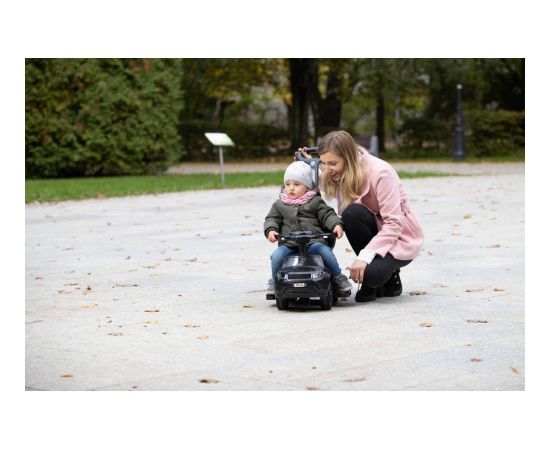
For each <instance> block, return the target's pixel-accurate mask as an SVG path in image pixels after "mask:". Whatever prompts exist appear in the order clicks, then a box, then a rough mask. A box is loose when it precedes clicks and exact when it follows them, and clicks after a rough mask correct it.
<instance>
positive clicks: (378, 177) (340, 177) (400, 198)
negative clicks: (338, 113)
mask: <svg viewBox="0 0 550 450" xmlns="http://www.w3.org/2000/svg"><path fill="white" fill-rule="evenodd" d="M300 151H301V152H302V154H303V155H304V156H305V157H310V156H309V155H307V153H306V149H305V148H301V149H300ZM318 151H319V155H320V158H321V163H322V164H321V167H322V169H323V174H322V176H321V177H320V187H321V189H322V190H323V191H324V193H325V195H326V197H327V198H328V199H332V198H336V199H337V201H338V213H339V214H340V215H341V216H342V221H343V222H344V231H345V232H346V235H347V238H348V241H349V243H350V244H351V247H352V248H353V251H354V252H355V254H356V255H357V259H356V260H355V261H354V262H353V264H352V265H351V268H350V279H351V280H353V281H355V282H356V283H358V284H359V285H361V287H360V289H359V290H358V291H357V294H356V296H355V301H357V302H368V301H372V300H376V297H395V296H398V295H401V292H402V285H401V279H400V277H399V269H400V268H401V267H404V266H406V265H407V264H409V263H410V262H411V261H412V260H413V259H414V258H415V257H416V256H417V255H418V253H419V251H420V248H421V247H422V244H423V242H424V234H423V232H422V229H421V227H420V224H419V222H418V219H417V218H416V216H415V215H414V213H413V212H412V210H411V208H410V206H409V202H408V200H407V194H406V193H405V191H404V189H403V186H402V184H401V181H400V179H399V176H398V175H397V172H396V171H395V169H393V167H392V166H390V165H389V164H388V163H387V162H385V161H382V160H381V159H379V158H376V157H375V156H372V155H370V154H369V153H368V152H367V151H366V150H365V149H364V148H362V147H360V146H358V145H357V144H356V143H355V141H354V140H353V138H352V137H351V135H350V134H349V133H347V132H345V131H333V132H331V133H328V134H327V135H326V136H324V137H323V138H321V140H320V142H319V145H318Z"/></svg>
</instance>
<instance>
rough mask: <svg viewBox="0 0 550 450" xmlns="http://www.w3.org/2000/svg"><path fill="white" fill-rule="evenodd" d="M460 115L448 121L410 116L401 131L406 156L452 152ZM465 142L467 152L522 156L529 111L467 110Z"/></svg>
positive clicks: (483, 155)
mask: <svg viewBox="0 0 550 450" xmlns="http://www.w3.org/2000/svg"><path fill="white" fill-rule="evenodd" d="M455 121H456V118H455V116H452V117H451V118H449V120H447V121H443V120H439V119H428V118H423V117H420V118H414V119H408V120H407V121H405V123H404V124H403V126H402V128H401V130H400V132H401V138H402V142H403V144H402V146H401V147H400V149H399V154H400V155H401V156H404V157H410V158H414V157H436V158H437V157H443V156H451V155H452V151H453V146H454V141H455V126H456V122H455ZM463 122H464V124H463V125H464V146H465V150H466V154H467V156H472V157H476V158H483V157H493V156H522V155H524V154H525V112H523V111H521V112H518V111H503V110H496V111H490V110H486V109H476V110H467V111H464V113H463Z"/></svg>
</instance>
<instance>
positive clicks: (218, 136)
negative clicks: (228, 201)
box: [204, 133, 235, 184]
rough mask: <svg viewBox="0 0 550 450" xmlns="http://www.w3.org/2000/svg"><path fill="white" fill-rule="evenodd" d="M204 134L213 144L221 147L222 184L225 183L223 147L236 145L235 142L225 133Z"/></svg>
mask: <svg viewBox="0 0 550 450" xmlns="http://www.w3.org/2000/svg"><path fill="white" fill-rule="evenodd" d="M204 135H205V136H206V139H208V140H209V141H210V143H211V144H212V145H215V146H216V147H218V148H219V151H220V169H221V176H222V184H224V183H225V178H224V175H223V148H224V147H235V143H234V142H233V141H232V140H231V138H230V137H229V136H228V135H227V134H225V133H204Z"/></svg>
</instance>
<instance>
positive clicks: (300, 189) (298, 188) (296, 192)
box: [285, 180, 307, 198]
mask: <svg viewBox="0 0 550 450" xmlns="http://www.w3.org/2000/svg"><path fill="white" fill-rule="evenodd" d="M306 191H307V186H306V185H305V184H302V183H300V182H298V181H294V180H286V181H285V194H286V195H288V196H289V197H290V198H298V197H301V196H302V195H304V194H305V193H306Z"/></svg>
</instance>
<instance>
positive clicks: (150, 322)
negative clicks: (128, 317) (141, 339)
mask: <svg viewBox="0 0 550 450" xmlns="http://www.w3.org/2000/svg"><path fill="white" fill-rule="evenodd" d="M145 323H148V324H149V325H154V324H155V323H159V321H158V320H147V321H146V322H145Z"/></svg>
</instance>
